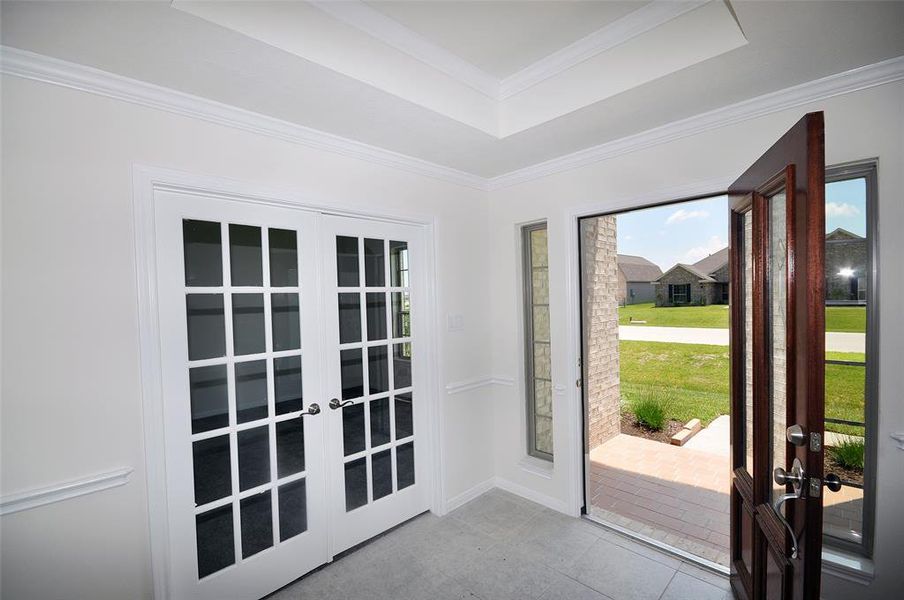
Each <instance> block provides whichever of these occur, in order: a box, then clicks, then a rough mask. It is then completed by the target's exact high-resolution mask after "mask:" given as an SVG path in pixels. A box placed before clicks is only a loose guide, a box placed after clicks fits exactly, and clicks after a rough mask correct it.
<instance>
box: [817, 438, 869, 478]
mask: <svg viewBox="0 0 904 600" xmlns="http://www.w3.org/2000/svg"><path fill="white" fill-rule="evenodd" d="M864 448H865V445H864V443H863V440H851V441H847V440H846V441H843V442H841V443H840V444H838V445H837V446H833V447H831V448H826V450H828V452H829V453H830V454H831V455H832V459H833V460H834V461H835V462H836V463H837V464H838V465H839V466H842V467H844V468H845V469H856V470H858V471H862V470H863V450H864Z"/></svg>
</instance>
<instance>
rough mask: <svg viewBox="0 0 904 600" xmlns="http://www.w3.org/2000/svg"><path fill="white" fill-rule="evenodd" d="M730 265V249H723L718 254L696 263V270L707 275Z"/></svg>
mask: <svg viewBox="0 0 904 600" xmlns="http://www.w3.org/2000/svg"><path fill="white" fill-rule="evenodd" d="M727 264H728V247H727V246H726V247H725V248H722V249H721V250H719V251H718V252H715V253H713V254H710V255H709V256H707V257H706V258H703V259H701V260H698V261H697V262H695V263H694V265H693V266H694V268H695V269H696V270H698V271H700V272H701V273H704V274H705V275H710V274H711V273H715V272H716V271H718V270H719V269H721V268H722V267H724V266H725V265H727Z"/></svg>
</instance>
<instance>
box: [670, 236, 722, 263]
mask: <svg viewBox="0 0 904 600" xmlns="http://www.w3.org/2000/svg"><path fill="white" fill-rule="evenodd" d="M727 245H728V243H727V242H724V241H723V240H722V238H720V237H719V236H717V235H714V236H712V237H711V238H709V240H708V241H707V242H706V244H704V245H702V246H694V247H693V248H691V249H690V250H688V251H687V252H685V253H684V258H683V259H681V262H683V263H695V262H697V261H698V260H700V259H701V258H706V257H707V256H709V255H710V254H712V253H714V252H718V251H719V250H721V249H722V248H724V247H725V246H727Z"/></svg>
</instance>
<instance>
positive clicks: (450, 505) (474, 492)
mask: <svg viewBox="0 0 904 600" xmlns="http://www.w3.org/2000/svg"><path fill="white" fill-rule="evenodd" d="M494 487H496V481H495V478H493V477H490V478H489V479H487V480H485V481H481V482H480V483H478V484H477V485H475V486H474V487H472V488H469V489H467V490H465V491H464V492H462V493H460V494H458V495H457V496H455V497H454V498H449V499H448V500H447V501H446V512H447V513H449V512H452V511H453V510H455V509H456V508H458V507H459V506H464V505H465V504H467V503H468V502H470V501H471V500H473V499H474V498H477V497H479V496H482V495H484V494H485V493H487V492H489V491H490V490H491V489H493V488H494Z"/></svg>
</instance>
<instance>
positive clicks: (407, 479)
mask: <svg viewBox="0 0 904 600" xmlns="http://www.w3.org/2000/svg"><path fill="white" fill-rule="evenodd" d="M396 471H397V472H398V475H397V477H396V478H397V479H398V489H400V490H401V489H403V488H406V487H408V486H410V485H414V442H408V443H407V444H402V445H401V446H398V447H397V448H396Z"/></svg>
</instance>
